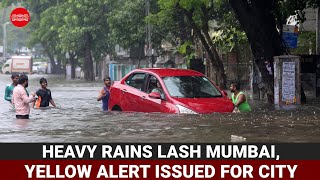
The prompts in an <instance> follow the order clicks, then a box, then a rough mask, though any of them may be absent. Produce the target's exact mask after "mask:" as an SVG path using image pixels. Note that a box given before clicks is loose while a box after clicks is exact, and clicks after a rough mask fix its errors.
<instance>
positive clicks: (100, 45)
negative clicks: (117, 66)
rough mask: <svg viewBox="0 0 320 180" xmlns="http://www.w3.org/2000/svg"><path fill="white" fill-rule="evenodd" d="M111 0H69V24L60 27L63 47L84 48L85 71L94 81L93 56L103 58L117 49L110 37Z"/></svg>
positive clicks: (66, 11)
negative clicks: (108, 15) (109, 13)
mask: <svg viewBox="0 0 320 180" xmlns="http://www.w3.org/2000/svg"><path fill="white" fill-rule="evenodd" d="M109 2H110V1H108V0H102V1H76V0H68V1H67V2H66V3H65V4H64V7H65V17H64V21H65V24H64V25H63V26H62V27H61V28H60V29H59V37H60V40H61V47H62V48H63V50H65V51H68V50H71V51H73V52H80V53H79V54H78V55H79V56H81V57H83V59H84V64H83V69H84V75H85V79H86V80H88V81H93V80H94V78H95V76H94V74H93V58H95V59H96V60H99V59H101V58H102V57H104V56H105V55H106V53H109V52H110V51H112V49H113V47H114V46H113V44H112V42H111V41H110V39H109V34H110V32H109V26H108V17H107V12H108V11H109V8H110V7H109Z"/></svg>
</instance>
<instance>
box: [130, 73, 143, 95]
mask: <svg viewBox="0 0 320 180" xmlns="http://www.w3.org/2000/svg"><path fill="white" fill-rule="evenodd" d="M145 76H146V74H145V73H136V74H133V75H131V76H129V77H128V78H127V79H126V84H127V85H128V86H131V87H134V88H136V89H139V90H140V91H142V90H143V89H144V85H145Z"/></svg>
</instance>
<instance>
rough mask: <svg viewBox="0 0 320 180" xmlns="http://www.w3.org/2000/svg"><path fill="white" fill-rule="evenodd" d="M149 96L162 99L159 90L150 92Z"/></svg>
mask: <svg viewBox="0 0 320 180" xmlns="http://www.w3.org/2000/svg"><path fill="white" fill-rule="evenodd" d="M149 97H150V98H152V99H161V95H160V93H158V92H152V93H150V94H149Z"/></svg>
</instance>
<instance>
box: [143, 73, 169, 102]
mask: <svg viewBox="0 0 320 180" xmlns="http://www.w3.org/2000/svg"><path fill="white" fill-rule="evenodd" d="M145 92H146V93H148V94H149V93H151V92H158V93H160V96H161V99H164V97H165V96H164V92H163V89H162V87H161V84H160V83H159V80H158V79H157V78H156V77H155V76H153V75H150V78H149V81H148V84H147V88H146V90H145Z"/></svg>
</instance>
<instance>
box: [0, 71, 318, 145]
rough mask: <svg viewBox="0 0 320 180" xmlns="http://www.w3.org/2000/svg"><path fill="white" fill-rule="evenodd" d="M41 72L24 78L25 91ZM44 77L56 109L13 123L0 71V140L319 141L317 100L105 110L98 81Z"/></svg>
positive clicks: (33, 113)
mask: <svg viewBox="0 0 320 180" xmlns="http://www.w3.org/2000/svg"><path fill="white" fill-rule="evenodd" d="M42 76H43V75H30V76H29V88H28V89H29V92H35V91H36V90H37V89H38V88H39V85H40V84H39V79H40V78H41V77H42ZM44 77H46V78H47V79H48V88H49V89H50V90H51V92H52V97H53V99H54V101H55V102H56V104H57V105H58V108H48V109H31V114H30V120H26V121H24V120H21V121H17V120H16V119H15V112H14V111H13V110H10V106H9V103H8V102H6V101H5V100H4V99H3V97H4V89H5V85H7V84H9V83H11V79H10V75H0V84H1V86H2V88H1V89H0V97H1V99H0V107H1V108H0V142H108V143H110V142H132V143H134V142H137V143H139V142H140V143H142V142H148V143H149V142H158V143H164V142H172V143H173V142H181V143H201V142H205V143H213V142H218V143H219V142H221V143H222V142H253V143H254V142H257V143H260V142H261V143H263V142H265V143H266V142H320V106H319V104H320V100H319V99H315V100H312V101H310V100H309V99H308V103H307V104H306V105H302V106H297V107H287V108H276V107H274V106H270V105H267V104H265V103H264V102H260V101H254V102H253V101H250V104H251V107H252V109H253V112H251V113H243V114H233V113H224V114H218V113H214V114H210V115H174V114H162V113H149V114H148V113H125V112H107V113H106V112H102V111H101V108H100V107H101V102H97V101H96V97H97V95H98V91H99V90H100V88H101V87H102V82H94V83H88V82H84V81H81V80H72V81H66V80H64V77H62V76H48V75H44Z"/></svg>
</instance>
